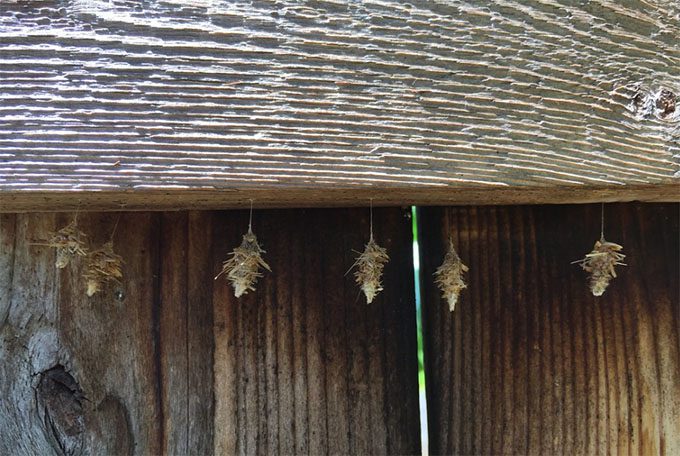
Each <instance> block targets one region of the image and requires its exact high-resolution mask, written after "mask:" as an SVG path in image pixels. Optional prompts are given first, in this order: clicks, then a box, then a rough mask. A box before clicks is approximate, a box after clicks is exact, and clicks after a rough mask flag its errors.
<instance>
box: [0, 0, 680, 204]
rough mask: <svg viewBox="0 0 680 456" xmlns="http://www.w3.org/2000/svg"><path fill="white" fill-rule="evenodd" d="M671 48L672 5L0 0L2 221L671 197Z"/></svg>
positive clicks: (636, 0)
mask: <svg viewBox="0 0 680 456" xmlns="http://www.w3.org/2000/svg"><path fill="white" fill-rule="evenodd" d="M679 35H680V7H678V4H677V2H676V1H674V0H651V1H646V0H630V1H627V2H625V4H622V3H621V2H620V1H617V0H600V1H597V2H585V3H578V4H576V3H574V2H567V1H552V0H539V1H533V2H526V1H521V0H492V1H488V2H484V3H483V4H482V3H479V2H467V1H460V0H458V1H452V2H434V1H420V0H419V1H414V2H409V3H403V2H397V1H373V0H366V1H363V2H344V1H330V0H329V1H313V0H306V1H297V0H296V1H292V0H290V1H289V0H282V1H278V2H252V1H237V2H227V3H222V2H212V1H203V0H195V1H186V2H178V1H176V0H166V1H156V2H137V1H126V0H115V1H108V2H104V1H88V2H83V1H76V0H45V1H29V2H26V1H19V0H9V1H3V2H2V3H1V4H0V160H2V162H1V163H0V195H3V196H2V199H3V201H2V206H0V210H2V209H4V210H6V211H12V210H13V211H19V210H28V209H34V210H35V209H41V210H42V209H46V206H45V202H44V198H45V197H48V198H50V196H49V194H50V193H51V192H66V193H60V199H56V201H57V202H58V204H61V205H65V204H69V205H71V206H72V205H75V204H76V203H77V200H78V199H82V200H83V201H84V203H87V202H88V201H91V199H90V198H91V197H90V196H88V192H91V191H95V190H96V191H102V192H107V193H104V194H103V196H99V197H95V198H100V199H99V201H100V203H101V205H103V206H104V207H106V208H109V209H110V208H112V207H116V204H115V201H116V199H125V198H127V196H126V195H125V194H124V193H123V192H125V191H128V190H131V189H135V190H136V191H137V192H140V193H142V194H144V193H145V192H151V191H152V190H154V189H155V190H162V191H166V192H167V194H168V195H169V199H170V200H171V199H172V196H171V195H173V194H179V195H182V196H183V197H184V198H192V197H196V198H200V197H201V193H193V192H190V191H189V190H199V189H202V190H206V191H208V192H209V193H210V192H212V193H213V194H218V196H215V195H213V196H212V199H211V201H212V203H211V205H212V207H228V206H231V205H233V204H234V203H235V202H238V201H242V198H241V197H238V198H235V197H234V196H235V195H234V194H233V193H232V191H234V190H237V191H243V190H246V191H251V190H256V189H259V190H260V191H262V192H263V194H262V196H263V197H265V196H266V197H267V198H269V199H272V200H274V201H275V202H276V201H278V202H279V204H280V205H283V204H292V203H291V201H293V198H294V196H295V195H300V194H301V193H306V195H307V200H306V201H305V202H304V205H324V204H327V203H328V199H327V198H324V190H326V189H329V188H330V189H339V190H343V191H345V192H347V193H349V194H350V197H351V198H353V199H356V198H357V197H366V196H367V194H368V193H370V191H371V190H373V189H377V190H384V189H393V190H401V191H402V192H404V193H406V192H411V191H412V192H413V193H411V195H412V198H410V199H408V200H407V201H406V202H407V203H415V202H419V203H432V204H436V203H439V204H442V203H449V204H451V203H456V202H457V201H453V200H452V199H451V197H450V196H449V197H448V198H447V195H450V194H451V193H452V192H451V190H453V189H455V190H457V191H460V192H459V194H460V195H461V196H458V197H456V198H457V200H463V201H465V196H464V195H465V194H466V192H467V191H468V190H469V191H471V193H472V197H471V199H472V200H473V201H472V202H473V203H474V202H476V201H474V199H475V198H474V195H475V192H477V191H480V190H486V191H488V192H489V193H488V194H489V195H491V199H494V198H495V199H496V201H497V202H504V203H512V202H536V201H534V200H532V195H535V194H536V192H543V196H542V198H543V199H548V198H550V197H551V196H550V195H551V194H552V198H554V199H555V200H558V201H560V199H561V198H562V199H564V198H565V193H564V190H563V188H564V187H566V188H567V189H570V190H569V191H570V192H572V193H568V194H570V195H571V198H572V199H571V200H570V201H584V200H587V199H588V198H589V196H588V195H589V191H590V189H591V188H596V189H602V188H605V189H610V192H611V189H615V190H620V191H622V193H621V194H620V196H618V198H621V199H623V200H627V199H647V198H650V197H651V198H650V199H663V200H674V201H676V200H678V199H680V196H679V195H678V192H677V189H675V191H674V188H673V185H676V184H677V183H678V177H679V175H678V171H679V166H678V165H679V163H678V154H679V153H680V144H679V141H680V136H679V135H680V129H679V128H680V108H678V94H679V93H680V76H679V75H678V71H677V69H678V67H680V45H679V44H678V43H679V42H678V36H679ZM649 186H653V187H654V188H655V189H656V190H655V192H653V193H654V194H653V195H650V194H649V193H647V192H645V191H644V189H645V188H647V187H649ZM307 190H311V191H308V192H305V191H307ZM314 190H316V191H314ZM525 192H526V193H525ZM9 193H12V194H13V195H12V198H6V196H5V195H8V194H9ZM110 193H113V194H117V195H118V196H117V197H112V196H110ZM151 193H152V192H151ZM152 194H153V193H152ZM610 194H611V196H612V198H617V194H616V193H613V192H612V193H610ZM46 195H47V196H46ZM106 195H109V196H108V197H107V198H104V197H105V196H106ZM297 197H299V196H297ZM51 198H53V200H54V198H57V197H51ZM156 204H159V205H161V204H166V205H167V200H163V199H149V200H147V207H153V206H154V205H156ZM99 207H101V206H99Z"/></svg>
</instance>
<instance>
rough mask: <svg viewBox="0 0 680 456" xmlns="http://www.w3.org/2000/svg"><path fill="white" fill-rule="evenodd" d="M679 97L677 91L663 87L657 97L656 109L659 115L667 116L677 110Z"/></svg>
mask: <svg viewBox="0 0 680 456" xmlns="http://www.w3.org/2000/svg"><path fill="white" fill-rule="evenodd" d="M677 100H678V97H677V95H675V93H673V92H671V91H670V90H667V89H662V90H661V91H660V92H659V94H658V96H657V98H656V109H658V112H659V116H660V117H661V118H666V117H668V116H670V115H671V114H673V113H674V112H675V107H676V104H677Z"/></svg>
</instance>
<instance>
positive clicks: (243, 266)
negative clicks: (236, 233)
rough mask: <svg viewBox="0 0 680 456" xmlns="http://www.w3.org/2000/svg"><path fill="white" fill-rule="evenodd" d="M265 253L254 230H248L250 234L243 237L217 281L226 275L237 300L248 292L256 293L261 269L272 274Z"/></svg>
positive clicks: (223, 265) (224, 265) (224, 264)
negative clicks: (263, 255)
mask: <svg viewBox="0 0 680 456" xmlns="http://www.w3.org/2000/svg"><path fill="white" fill-rule="evenodd" d="M263 253H266V252H265V251H264V250H262V248H261V247H260V244H258V242H257V237H256V236H255V234H254V233H253V230H252V229H251V228H248V232H247V233H246V234H244V235H243V242H241V245H240V246H238V247H236V248H235V249H234V250H233V252H231V254H230V255H231V258H229V259H228V260H226V261H225V262H224V263H223V264H222V271H221V272H220V273H219V274H217V276H216V277H215V280H217V278H218V277H219V276H221V275H222V274H226V276H227V280H228V281H229V282H230V283H231V286H232V287H233V288H234V295H235V296H236V297H237V298H240V297H241V295H244V294H246V293H248V291H255V283H256V282H257V279H258V278H259V277H262V273H261V272H260V268H265V269H266V270H267V271H269V272H272V270H271V268H270V267H269V265H268V264H267V263H266V262H265V261H264V260H263V259H262V254H263Z"/></svg>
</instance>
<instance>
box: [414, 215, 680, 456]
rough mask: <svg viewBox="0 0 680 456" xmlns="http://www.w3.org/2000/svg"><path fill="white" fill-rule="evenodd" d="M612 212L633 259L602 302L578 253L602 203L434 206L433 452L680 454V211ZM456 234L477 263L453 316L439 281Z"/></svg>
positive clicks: (617, 234) (426, 226)
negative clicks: (436, 282) (440, 268)
mask: <svg viewBox="0 0 680 456" xmlns="http://www.w3.org/2000/svg"><path fill="white" fill-rule="evenodd" d="M606 214H607V215H606V229H605V234H606V237H607V239H609V240H612V241H615V242H619V243H621V244H622V245H623V246H624V252H625V253H626V254H627V255H628V256H627V258H626V263H627V264H628V267H622V268H620V274H619V277H618V278H617V279H615V280H614V281H613V282H612V284H611V285H610V287H609V289H608V290H607V291H606V293H605V295H604V296H603V297H600V298H595V297H593V296H592V295H590V291H589V289H588V286H587V283H586V276H585V274H584V272H583V271H582V270H581V269H580V268H579V267H578V266H577V265H571V264H570V262H571V261H573V260H576V259H579V258H581V257H582V256H583V255H584V254H585V253H587V252H589V251H590V249H591V248H592V245H593V243H594V241H595V239H597V238H598V237H599V231H600V226H599V224H600V208H599V205H591V206H532V207H528V206H515V207H484V208H479V207H476V208H463V207H454V208H425V209H423V210H422V212H421V219H420V220H421V227H422V231H421V265H422V266H421V267H422V269H421V271H422V280H423V293H424V297H423V302H424V319H425V321H424V325H425V326H424V331H425V349H426V370H427V387H428V414H429V416H428V420H429V425H430V432H429V439H430V452H431V453H432V454H451V453H456V454H500V453H514V454H601V453H613V454H628V453H631V454H638V453H641V454H669V455H671V454H677V453H678V452H680V437H679V436H680V418H679V417H680V399H678V398H679V397H680V310H679V309H680V288H679V286H678V276H679V274H680V271H679V267H680V258H679V256H678V255H679V253H680V245H679V238H680V236H679V228H678V221H679V218H680V217H679V216H680V214H679V212H678V206H677V205H660V204H653V205H652V204H625V205H618V204H616V205H607V206H606ZM449 236H451V237H452V238H453V241H454V243H455V245H456V246H457V248H458V251H459V253H460V256H461V258H462V260H463V262H464V263H466V264H467V265H468V266H470V272H469V274H468V288H467V289H466V290H465V291H464V292H463V294H462V300H461V302H460V303H459V304H458V306H457V307H456V311H455V312H454V313H453V314H450V313H449V311H448V306H447V304H446V303H445V302H443V301H442V299H441V298H440V293H439V291H438V290H437V289H436V288H435V287H434V284H433V282H432V273H433V272H434V270H435V269H436V267H437V266H439V264H440V263H441V260H442V258H443V255H444V248H445V247H446V241H447V240H448V238H449Z"/></svg>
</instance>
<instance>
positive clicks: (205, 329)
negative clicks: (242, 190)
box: [0, 208, 420, 454]
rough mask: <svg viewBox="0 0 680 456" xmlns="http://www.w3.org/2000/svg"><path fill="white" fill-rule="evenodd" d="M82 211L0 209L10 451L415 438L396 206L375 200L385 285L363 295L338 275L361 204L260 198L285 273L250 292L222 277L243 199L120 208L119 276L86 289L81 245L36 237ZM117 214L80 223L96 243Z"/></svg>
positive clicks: (268, 236)
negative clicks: (76, 256) (292, 206)
mask: <svg viewBox="0 0 680 456" xmlns="http://www.w3.org/2000/svg"><path fill="white" fill-rule="evenodd" d="M71 217H72V214H19V215H13V214H12V215H8V214H2V215H0V246H2V250H0V266H1V268H0V359H2V360H3V362H2V363H0V393H2V397H3V398H9V400H5V399H3V400H2V401H0V453H2V454H23V453H26V454H79V452H84V453H86V454H89V453H92V454H161V453H164V454H213V453H216V454H234V453H240V454H254V453H258V454H262V453H267V454H282V453H285V454H292V453H296V454H299V453H313V454H328V453H340V452H351V453H371V454H384V453H401V454H405V453H418V452H419V445H420V440H419V427H418V391H417V389H418V385H417V372H416V368H417V367H416V366H417V355H416V335H415V306H414V302H415V301H414V294H413V275H412V260H413V259H412V253H411V233H410V230H411V224H410V220H409V219H407V218H405V217H404V213H403V212H402V210H400V209H396V208H393V209H377V210H376V211H375V224H376V236H377V239H378V240H379V242H380V243H381V244H383V245H385V246H386V247H388V248H389V250H390V254H391V255H392V261H391V262H390V263H389V265H388V266H387V268H386V277H385V282H386V284H390V285H391V286H390V285H388V286H387V287H386V290H385V291H384V292H383V293H382V294H381V295H380V296H379V297H378V298H377V299H376V301H375V302H374V303H373V304H372V305H370V306H367V305H366V304H365V302H364V301H363V299H362V298H361V297H359V295H358V291H357V288H356V286H355V284H354V281H353V277H352V276H344V274H345V272H346V270H347V269H348V268H349V266H351V264H352V263H353V261H354V256H355V255H354V254H353V253H352V252H351V249H358V250H361V249H362V247H363V244H364V243H365V242H366V240H367V237H368V211H367V210H350V209H344V210H307V211H305V210H297V211H256V214H255V230H256V232H257V234H258V236H259V237H260V240H261V242H262V243H263V245H264V247H265V248H266V249H267V254H266V259H267V261H268V262H269V263H270V264H271V266H272V268H273V269H274V273H271V274H269V273H267V274H266V275H265V277H263V278H262V279H261V280H260V282H259V284H258V291H257V292H256V293H250V294H248V295H246V297H245V298H244V299H241V300H236V299H235V298H234V297H233V293H232V291H231V289H230V288H228V286H227V284H226V283H225V281H224V280H223V279H220V280H218V281H217V282H215V281H214V280H213V279H214V276H215V274H216V273H217V271H219V268H220V264H221V261H222V260H223V259H225V258H226V256H227V254H228V252H229V251H230V250H231V249H232V248H233V247H235V246H236V245H238V244H239V243H240V241H241V235H242V234H243V232H244V231H245V229H246V227H247V213H246V212H218V213H210V212H172V213H152V212H139V213H135V212H123V213H121V216H120V223H119V225H118V228H117V230H116V232H115V237H114V239H115V246H116V251H117V252H118V253H120V254H121V255H122V256H123V258H124V259H125V265H124V268H125V279H124V281H123V283H122V284H120V285H112V286H109V287H107V288H106V289H105V291H103V292H102V293H101V294H99V295H96V296H95V297H93V298H87V297H86V295H85V290H84V283H83V280H82V279H81V278H80V274H81V273H82V271H83V267H84V264H83V262H79V263H77V264H76V265H75V266H74V267H73V268H67V269H65V270H61V271H57V270H56V269H55V267H54V260H55V255H54V252H53V251H52V249H50V248H45V247H40V246H32V245H29V241H31V240H38V239H42V238H45V237H47V236H48V232H49V231H51V230H54V229H56V228H58V227H62V226H64V225H65V224H67V223H68V222H69V221H70V219H71ZM117 218H118V215H117V214H115V213H81V214H80V215H79V226H80V227H81V229H82V230H83V231H85V232H86V233H87V234H88V239H89V240H90V241H91V242H92V243H93V245H99V244H101V243H103V242H105V241H106V240H107V239H108V238H109V237H110V236H111V232H112V229H113V227H114V226H115V225H116V219H117ZM396 339H399V342H395V340H396ZM81 390H82V395H83V396H84V398H83V397H81V392H80V391H81Z"/></svg>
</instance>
